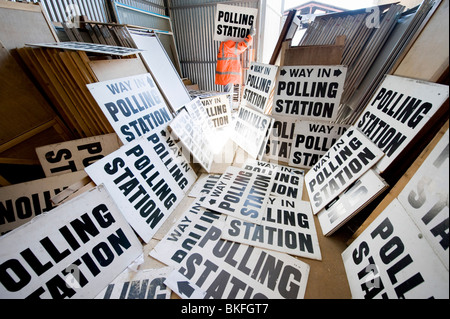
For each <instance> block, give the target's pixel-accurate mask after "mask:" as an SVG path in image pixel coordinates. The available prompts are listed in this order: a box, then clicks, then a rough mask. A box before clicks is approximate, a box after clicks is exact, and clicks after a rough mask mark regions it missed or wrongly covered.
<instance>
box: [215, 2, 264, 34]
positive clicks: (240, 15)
mask: <svg viewBox="0 0 450 319" xmlns="http://www.w3.org/2000/svg"><path fill="white" fill-rule="evenodd" d="M257 17H258V9H254V8H246V7H240V6H232V5H226V4H217V7H216V19H215V24H214V36H213V39H214V41H227V40H232V41H236V42H239V41H242V40H244V39H245V38H246V37H247V35H248V33H249V31H250V29H251V28H252V26H256V19H257Z"/></svg>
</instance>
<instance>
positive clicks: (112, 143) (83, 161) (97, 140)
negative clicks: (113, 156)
mask: <svg viewBox="0 0 450 319" xmlns="http://www.w3.org/2000/svg"><path fill="white" fill-rule="evenodd" d="M121 145H122V143H121V142H120V140H119V139H118V138H117V134H115V133H112V134H106V135H98V136H93V137H88V138H83V139H78V140H74V141H68V142H63V143H57V144H52V145H47V146H42V147H37V148H36V154H37V157H38V159H39V162H40V163H41V166H42V170H43V171H44V173H45V176H47V177H50V176H56V175H62V174H66V173H70V172H76V171H79V170H82V169H84V168H86V167H88V166H89V165H91V164H92V163H95V162H96V161H98V160H99V159H102V158H103V157H105V156H106V155H108V154H110V153H112V152H114V151H116V150H118V149H119V148H120V146H121Z"/></svg>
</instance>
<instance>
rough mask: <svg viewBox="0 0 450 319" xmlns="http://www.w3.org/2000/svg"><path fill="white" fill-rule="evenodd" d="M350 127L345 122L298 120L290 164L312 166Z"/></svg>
mask: <svg viewBox="0 0 450 319" xmlns="http://www.w3.org/2000/svg"><path fill="white" fill-rule="evenodd" d="M349 127H350V125H345V124H334V123H323V122H312V121H296V122H295V131H294V134H293V142H292V149H291V154H290V156H289V165H290V166H294V167H303V168H311V167H312V166H314V165H315V164H316V163H317V162H318V161H319V160H320V159H321V158H322V156H323V155H324V154H325V153H326V152H328V151H329V149H330V148H331V146H333V144H334V143H336V141H337V140H338V139H340V138H341V136H342V134H344V133H345V131H347V130H348V128H349Z"/></svg>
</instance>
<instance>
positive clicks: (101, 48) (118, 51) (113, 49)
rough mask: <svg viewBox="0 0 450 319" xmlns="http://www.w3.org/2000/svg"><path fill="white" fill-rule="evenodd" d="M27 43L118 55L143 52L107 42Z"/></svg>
mask: <svg viewBox="0 0 450 319" xmlns="http://www.w3.org/2000/svg"><path fill="white" fill-rule="evenodd" d="M26 45H28V46H31V47H41V48H52V49H61V50H74V51H86V52H93V53H100V54H108V55H118V56H128V55H134V54H138V53H140V52H142V50H140V49H134V48H127V47H118V46H113V45H106V44H97V43H88V42H55V43H27V44H26Z"/></svg>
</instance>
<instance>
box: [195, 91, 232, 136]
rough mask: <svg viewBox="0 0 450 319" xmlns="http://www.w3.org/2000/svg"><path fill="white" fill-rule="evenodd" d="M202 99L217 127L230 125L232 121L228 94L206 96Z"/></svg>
mask: <svg viewBox="0 0 450 319" xmlns="http://www.w3.org/2000/svg"><path fill="white" fill-rule="evenodd" d="M200 101H201V102H202V104H203V107H204V108H205V110H206V113H207V114H208V116H209V118H210V119H211V121H212V122H213V124H214V127H215V128H221V127H224V126H228V125H229V124H230V123H231V122H232V118H231V106H230V100H229V99H228V97H227V95H216V96H212V97H204V98H201V99H200Z"/></svg>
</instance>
